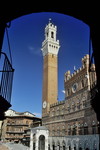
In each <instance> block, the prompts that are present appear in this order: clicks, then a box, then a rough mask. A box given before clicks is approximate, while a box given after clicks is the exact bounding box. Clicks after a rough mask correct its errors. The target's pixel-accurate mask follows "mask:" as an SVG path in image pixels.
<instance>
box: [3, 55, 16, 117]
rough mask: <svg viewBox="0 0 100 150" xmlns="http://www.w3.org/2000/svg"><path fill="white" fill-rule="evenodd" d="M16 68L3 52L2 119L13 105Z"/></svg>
mask: <svg viewBox="0 0 100 150" xmlns="http://www.w3.org/2000/svg"><path fill="white" fill-rule="evenodd" d="M13 74H14V69H13V68H12V65H11V63H10V61H9V59H8V57H7V55H6V54H5V53H3V52H1V57H0V120H3V119H4V118H5V115H4V112H5V111H7V110H8V109H9V108H10V107H11V104H10V102H11V92H12V82H13Z"/></svg>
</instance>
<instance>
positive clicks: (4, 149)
mask: <svg viewBox="0 0 100 150" xmlns="http://www.w3.org/2000/svg"><path fill="white" fill-rule="evenodd" d="M0 150H9V149H8V148H7V147H6V146H5V145H1V144H0Z"/></svg>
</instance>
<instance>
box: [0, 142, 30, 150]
mask: <svg viewBox="0 0 100 150" xmlns="http://www.w3.org/2000/svg"><path fill="white" fill-rule="evenodd" d="M0 150H29V147H27V146H24V145H22V144H15V143H2V144H1V143H0Z"/></svg>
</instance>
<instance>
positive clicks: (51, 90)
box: [41, 22, 60, 116]
mask: <svg viewBox="0 0 100 150" xmlns="http://www.w3.org/2000/svg"><path fill="white" fill-rule="evenodd" d="M56 32H57V27H56V26H55V25H53V24H52V23H51V22H49V23H48V25H46V27H45V40H44V41H43V42H42V49H41V50H42V54H43V91H42V104H43V109H42V116H46V115H47V113H48V112H49V108H50V105H51V104H54V103H56V102H57V97H58V51H59V47H60V46H59V40H56Z"/></svg>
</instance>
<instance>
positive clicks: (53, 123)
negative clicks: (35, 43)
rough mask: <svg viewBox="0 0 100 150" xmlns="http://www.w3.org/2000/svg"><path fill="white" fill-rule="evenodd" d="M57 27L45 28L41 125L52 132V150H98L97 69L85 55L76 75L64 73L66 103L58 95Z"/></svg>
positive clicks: (68, 72)
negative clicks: (93, 93)
mask: <svg viewBox="0 0 100 150" xmlns="http://www.w3.org/2000/svg"><path fill="white" fill-rule="evenodd" d="M56 34H57V26H55V25H54V24H52V23H51V21H49V23H48V25H46V27H45V40H44V41H43V43H42V54H43V62H44V64H43V97H42V104H43V106H42V125H43V126H45V127H46V128H47V129H48V131H49V142H48V143H49V145H48V149H50V150H56V149H57V150H65V149H68V150H72V149H73V150H76V149H80V150H81V149H86V150H99V131H100V123H99V122H98V120H97V117H96V113H95V112H94V109H93V108H92V105H91V89H92V88H93V87H94V86H95V85H96V72H95V65H94V64H91V67H90V63H89V62H90V61H89V60H90V58H89V55H88V54H86V55H85V56H83V58H82V60H81V61H82V66H81V67H80V68H79V69H77V70H75V71H74V73H73V74H71V73H70V71H69V70H68V71H67V72H66V73H65V79H64V88H65V99H64V100H63V101H58V100H57V95H58V90H57V89H58V52H59V48H60V44H59V40H57V39H56Z"/></svg>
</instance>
